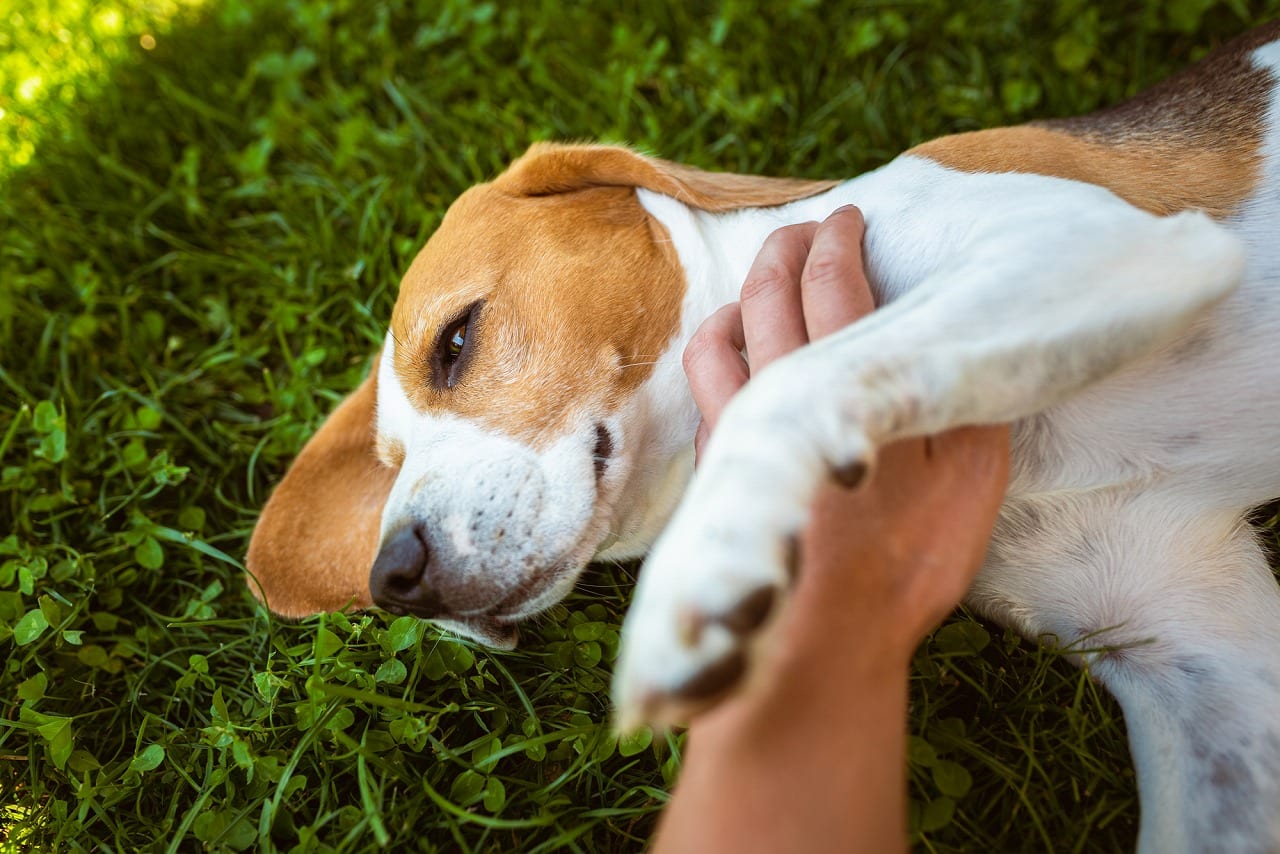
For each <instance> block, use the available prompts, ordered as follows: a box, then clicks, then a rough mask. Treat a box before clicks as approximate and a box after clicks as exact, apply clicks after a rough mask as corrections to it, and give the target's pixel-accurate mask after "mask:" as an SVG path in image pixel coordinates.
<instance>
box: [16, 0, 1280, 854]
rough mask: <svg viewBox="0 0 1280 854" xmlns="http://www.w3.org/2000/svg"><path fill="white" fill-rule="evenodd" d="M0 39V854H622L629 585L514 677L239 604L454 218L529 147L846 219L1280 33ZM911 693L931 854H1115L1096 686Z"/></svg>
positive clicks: (842, 14) (135, 17) (570, 7)
mask: <svg viewBox="0 0 1280 854" xmlns="http://www.w3.org/2000/svg"><path fill="white" fill-rule="evenodd" d="M5 8H6V11H5V12H3V13H0V14H3V15H7V16H8V17H7V18H0V110H3V111H4V112H3V115H0V235H3V237H2V239H0V342H2V343H0V652H2V654H3V655H4V657H5V659H6V663H5V665H4V666H3V668H0V850H5V849H12V850H32V849H34V850H68V851H70V850H87V849H93V850H116V851H127V850H137V849H141V850H156V851H164V850H170V851H176V850H184V851H185V850H191V849H193V848H197V847H199V846H200V845H201V844H203V845H205V846H207V847H208V848H210V849H213V850H223V849H233V850H243V849H247V848H261V849H264V850H265V849H271V848H277V849H280V850H291V849H292V850H299V851H313V850H315V851H320V850H342V851H360V850H366V849H375V848H378V847H379V846H393V847H394V848H395V850H435V849H443V850H495V851H506V850H525V851H537V850H551V849H559V848H565V849H569V850H580V851H632V850H636V849H637V848H638V847H639V846H640V845H641V843H642V841H643V840H644V839H645V838H646V837H647V835H648V833H649V832H650V830H651V829H652V826H653V820H654V817H655V815H656V813H657V811H658V810H660V809H661V807H662V805H663V803H664V801H665V799H666V797H667V794H666V792H667V790H668V787H669V785H670V783H671V782H672V780H673V778H674V775H675V772H676V770H677V768H678V759H679V751H680V746H681V739H680V738H679V737H672V738H657V739H654V740H653V741H652V743H648V742H647V740H645V739H641V740H638V741H631V742H626V743H623V744H618V743H617V742H616V741H615V740H614V738H613V737H612V736H611V735H610V733H609V730H608V709H609V700H608V695H607V691H606V685H607V683H608V678H609V669H610V664H611V662H612V660H613V656H614V652H615V650H616V646H617V628H618V624H619V622H620V620H621V617H622V613H623V611H624V609H625V605H626V601H627V596H628V588H629V584H630V571H629V569H627V568H618V567H606V568H598V569H595V570H593V571H592V573H591V574H590V577H589V578H588V579H587V581H586V582H585V583H584V584H583V585H582V587H581V589H580V591H579V592H578V593H576V594H575V595H574V596H573V597H572V598H571V599H570V600H569V601H568V602H566V603H565V604H564V605H563V606H562V607H559V608H557V609H556V610H555V611H554V612H553V613H552V614H551V615H549V616H548V617H546V618H543V619H541V620H539V621H538V622H537V623H536V624H535V625H533V626H531V627H529V630H528V631H526V632H525V641H524V645H523V648H522V649H521V650H520V651H518V652H515V653H510V654H495V653H492V652H489V651H486V650H483V649H478V648H475V647H473V646H471V645H469V644H466V643H463V642H459V641H457V640H454V639H451V638H448V637H442V636H440V635H439V634H438V633H437V632H436V631H434V630H433V629H431V628H429V627H426V626H425V625H423V624H419V623H415V622H413V621H411V620H407V619H401V620H395V621H392V620H390V619H389V618H387V617H386V616H385V615H382V614H371V615H358V616H353V617H343V616H328V617H324V618H317V619H313V620H309V621H306V622H304V623H303V624H301V625H291V624H285V623H281V622H279V621H276V620H272V619H270V618H268V617H267V616H265V615H264V614H262V613H261V612H260V610H259V609H258V608H256V607H255V604H254V603H253V601H252V599H251V598H250V597H249V596H248V594H247V593H246V591H245V589H244V587H243V585H242V582H241V579H240V560H241V559H242V557H243V555H244V551H245V546H246V543H247V540H248V536H249V532H250V531H251V529H252V526H253V523H254V519H255V516H256V514H257V512H258V510H259V508H260V507H261V506H262V503H263V501H264V499H265V497H266V495H267V494H268V492H269V490H270V488H271V486H272V484H274V483H275V482H277V481H278V480H279V478H280V476H281V475H282V473H283V472H284V470H285V467H286V466H287V465H288V463H289V460H290V459H291V458H292V457H293V456H294V455H295V454H296V452H297V451H298V449H299V448H300V447H301V445H302V443H303V442H304V441H305V439H306V437H307V436H308V435H309V434H310V433H311V432H312V431H313V430H314V429H315V427H316V426H317V425H318V424H319V422H320V420H321V419H322V418H323V416H324V415H325V413H327V412H328V411H329V410H330V409H331V408H332V407H333V405H334V404H335V402H336V401H338V400H339V399H340V398H341V396H342V395H343V394H344V393H345V392H347V391H348V390H350V389H351V388H353V387H354V386H355V384H356V383H357V382H358V380H359V378H360V377H361V375H362V372H363V371H364V370H365V368H366V366H367V360H368V356H369V354H370V353H371V352H372V351H373V349H374V347H375V346H377V343H378V342H379V341H380V339H381V337H382V330H383V328H384V324H385V322H386V320H387V318H388V317H389V316H390V311H391V306H392V303H393V301H394V298H395V291H396V283H397V280H398V276H399V274H400V272H401V271H402V270H403V269H404V268H405V267H406V266H407V263H408V261H409V259H410V258H411V257H412V255H413V253H414V252H415V251H416V249H417V247H418V246H419V245H420V244H421V243H422V242H423V241H424V240H425V238H426V237H427V235H429V234H430V233H431V230H432V229H433V228H434V227H435V225H436V223H438V222H439V219H440V216H441V214H442V213H443V211H444V209H445V208H446V206H447V205H448V204H449V202H450V200H451V199H453V198H454V197H455V196H456V195H457V194H458V193H459V192H461V191H462V190H463V189H464V188H465V187H467V186H468V185H470V184H472V183H474V182H476V181H479V180H482V179H484V178H486V177H489V176H492V175H493V174H495V173H496V172H497V171H498V170H499V169H500V168H501V166H502V164H503V163H505V162H506V161H507V160H509V159H510V158H511V157H513V156H514V155H516V154H518V153H519V152H520V151H521V150H522V149H523V148H524V147H525V146H526V145H527V144H528V143H529V142H531V141H533V140H536V139H544V138H556V139H566V138H603V139H608V140H620V141H629V142H633V143H636V144H638V145H641V146H643V147H645V148H647V149H650V150H652V151H655V152H658V153H660V154H662V155H664V156H667V157H671V158H675V159H681V160H686V161H689V162H692V163H695V164H698V165H702V166H707V167H715V168H723V169H732V170H740V171H759V172H769V173H777V174H792V175H805V176H848V175H852V174H854V173H857V172H859V171H861V170H864V169H867V168H870V167H872V166H875V165H877V164H879V163H881V162H883V161H885V160H887V159H888V158H890V157H892V156H893V155H894V154H895V153H897V152H898V151H900V150H902V149H903V148H905V147H906V146H908V145H910V144H912V143H914V142H917V141H920V140H923V139H926V138H928V137H931V136H935V135H938V134H941V133H944V132H948V131H954V130H960V129H968V128H976V127H981V126H989V125H995V124H1001V123H1010V122H1016V121H1022V120H1026V119H1029V118H1033V117H1037V116H1050V115H1066V114H1070V113H1075V112H1080V111H1083V110H1087V109H1090V108H1093V107H1096V106H1098V105H1101V104H1104V103H1109V102H1112V101H1115V100H1117V99H1119V98H1121V97H1123V96H1124V95H1126V94H1130V93H1132V92H1134V91H1136V90H1137V89H1138V88H1140V87H1141V86H1142V85H1144V84H1147V83H1150V82H1152V81H1154V80H1156V79H1159V78H1160V77H1162V76H1164V75H1166V74H1168V73H1169V72H1171V71H1173V70H1175V69H1177V68H1180V67H1182V66H1184V65H1186V64H1188V63H1189V62H1191V61H1192V60H1194V59H1195V58H1197V57H1198V56H1200V55H1202V54H1203V52H1204V51H1205V50H1206V49H1208V48H1209V47H1210V46H1212V45H1214V44H1217V43H1220V42H1221V41H1222V40H1223V39H1224V38H1226V37H1228V36H1230V35H1232V34H1234V33H1236V32H1239V31H1241V30H1243V29H1245V28H1246V27H1247V26H1248V25H1249V24H1250V23H1251V22H1253V21H1257V20H1262V19H1264V18H1267V17H1270V16H1274V15H1275V14H1276V13H1277V12H1280V0H1267V2H1252V3H1251V2H1245V0H1228V1H1227V2H1224V1H1223V0H1173V1H1172V2H1156V0H1150V2H1128V3H1108V4H1105V5H1104V4H1101V3H1097V2H1081V0H1066V1H1065V2H1061V3H1052V4H1050V3H1032V2H1023V1H1022V0H999V2H992V3H984V4H968V5H966V6H964V7H961V6H959V5H954V4H948V3H945V2H942V0H917V2H866V3H861V4H855V3H844V4H834V3H832V4H823V5H821V6H819V5H817V4H816V3H812V2H810V3H781V2H778V3H769V4H761V5H757V4H748V3H740V2H724V3H719V4H711V3H705V4H704V3H688V2H685V3H671V4H669V5H661V6H660V5H657V4H655V3H638V2H631V3H626V2H624V3H615V4H608V5H604V4H601V5H600V6H599V7H596V8H593V7H591V6H589V5H585V4H583V5H577V4H563V3H560V2H549V0H546V2H528V3H523V4H519V5H517V4H506V3H502V4H497V3H483V4H478V3H467V2H434V3H429V2H421V3H417V4H414V3H410V2H408V0H396V1H395V2H384V3H376V4H375V3H365V2H360V0H288V2H278V3H274V4H269V3H249V2H248V1H247V0H226V2H221V3H215V4H211V5H210V6H208V7H207V8H201V7H198V6H197V7H194V8H193V7H190V5H189V4H185V3H183V4H179V3H168V2H152V1H151V0H114V2H104V3H96V4H90V3H87V2H77V0H16V2H12V3H9V4H6V7H5ZM962 8H963V9H965V11H958V10H960V9H962ZM112 13H114V16H113V14H112ZM143 36H146V37H147V38H145V39H144V38H142V37H143ZM144 42H145V44H144ZM56 45H62V46H63V47H62V48H60V50H61V52H60V53H56V54H50V53H49V52H48V50H47V49H48V48H49V47H51V46H56ZM36 77H38V78H39V81H38V82H37V83H31V82H30V81H31V80H32V79H33V78H36ZM912 686H913V703H912V720H911V728H912V732H913V733H914V734H915V735H914V737H913V741H912V750H911V756H912V764H911V797H912V822H913V831H914V833H915V834H916V838H917V839H918V841H919V842H918V844H919V847H920V848H921V849H922V850H928V851H954V850H968V851H1019V850H1048V849H1052V850H1076V851H1109V850H1124V849H1127V848H1129V847H1131V845H1132V842H1133V838H1134V832H1135V827H1136V818H1137V805H1136V800H1135V794H1134V788H1133V775H1132V771H1131V769H1130V766H1129V759H1128V755H1127V750H1126V747H1125V741H1124V735H1123V727H1122V722H1121V720H1120V716H1119V712H1118V708H1117V707H1116V705H1115V704H1114V702H1112V701H1111V700H1110V699H1109V698H1107V697H1106V696H1104V695H1102V694H1101V692H1100V690H1098V689H1097V688H1095V687H1094V685H1093V684H1092V683H1091V682H1090V681H1089V680H1088V678H1087V676H1085V675H1084V674H1082V673H1080V672H1078V671H1076V670H1074V669H1072V668H1071V667H1069V666H1067V665H1066V664H1065V663H1064V662H1063V661H1061V660H1060V659H1058V658H1057V657H1055V656H1054V655H1052V654H1050V653H1047V652H1044V651H1038V650H1036V649H1035V648H1034V647H1033V646H1031V645H1028V644H1025V643H1021V642H1019V641H1018V640H1017V639H1015V638H1013V637H1011V636H1010V635H1008V634H1006V633H1003V632H1002V631H1001V630H999V629H997V628H995V627H992V626H984V625H981V624H979V623H976V622H973V621H971V620H968V619H967V618H964V617H958V618H957V619H956V620H955V621H953V622H952V623H951V624H949V625H948V626H947V627H945V628H944V629H942V630H940V631H939V632H938V633H937V634H935V636H934V637H933V638H932V639H931V640H930V641H929V642H928V643H926V644H925V645H924V646H923V647H922V649H921V651H920V653H919V655H918V656H917V659H916V662H915V670H914V676H913V682H912ZM833 761H838V759H833ZM823 784H824V781H822V780H821V779H817V780H797V781H796V785H803V786H821V785H823Z"/></svg>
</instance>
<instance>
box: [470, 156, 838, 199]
mask: <svg viewBox="0 0 1280 854" xmlns="http://www.w3.org/2000/svg"><path fill="white" fill-rule="evenodd" d="M837 183H839V182H838V181H809V180H804V179H801V178H765V177H762V176H759V175H737V174H734V173H732V172H704V171H702V170H701V169H695V168H694V167H692V166H684V165H681V164H679V163H672V162H670V161H667V160H658V159H657V158H654V157H646V156H644V155H642V154H637V153H636V152H634V151H632V150H631V149H629V148H625V147H623V146H620V145H566V144H561V143H553V142H536V143H534V144H533V145H532V146H530V147H529V150H528V151H527V152H525V154H524V155H523V156H522V157H521V158H520V159H519V160H516V161H515V162H514V163H512V164H511V166H510V167H508V168H507V171H505V172H503V173H502V174H501V175H499V176H498V177H497V178H496V179H495V180H494V182H493V186H494V187H496V188H497V189H500V190H505V191H507V192H510V193H519V194H521V195H526V196H549V195H552V194H555V193H567V192H572V191H574V190H585V189H588V188H591V187H643V188H644V189H646V190H652V191H653V192H655V193H661V194H662V195H664V196H671V197H672V198H674V199H676V200H677V201H680V202H683V203H684V204H686V205H688V206H690V207H693V208H698V209H699V210H704V211H712V212H720V211H730V210H737V209H738V208H759V207H772V206H774V205H783V204H786V203H787V202H794V201H796V200H797V199H804V198H808V197H809V196H813V195H817V194H818V193H821V192H823V191H824V190H829V189H831V188H832V187H834V186H835V185H836V184H837Z"/></svg>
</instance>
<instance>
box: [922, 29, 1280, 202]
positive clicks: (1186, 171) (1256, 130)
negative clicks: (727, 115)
mask: <svg viewBox="0 0 1280 854" xmlns="http://www.w3.org/2000/svg"><path fill="white" fill-rule="evenodd" d="M1278 32H1280V27H1277V26H1276V25H1274V24H1273V25H1271V26H1265V27H1260V28H1259V29H1257V30H1255V31H1253V32H1251V33H1248V34H1246V35H1245V36H1243V37H1242V38H1240V39H1237V40H1236V41H1235V42H1233V43H1232V44H1231V45H1228V46H1227V47H1226V48H1225V49H1223V50H1222V51H1220V52H1219V53H1217V54H1215V55H1214V56H1212V57H1211V58H1209V59H1207V60H1206V61H1204V62H1201V63H1199V64H1197V65H1194V66H1192V67H1191V68H1189V69H1187V70H1186V71H1184V72H1182V73H1181V74H1178V75H1175V76H1173V77H1171V78H1169V79H1168V80H1166V81H1164V82H1163V83H1160V84H1158V85H1156V86H1153V87H1151V88H1150V89H1147V90H1146V91H1144V92H1143V93H1142V94H1140V95H1138V96H1137V97H1135V98H1132V99H1130V100H1128V101H1125V102H1123V103H1121V104H1117V105H1116V106H1114V107H1110V108H1108V109H1104V110H1100V111H1098V112H1096V113H1092V114H1090V115H1087V116H1080V117H1076V118H1069V119H1055V120H1050V121H1044V122H1035V123H1032V124H1029V125H1023V126H1021V127H1011V128H997V129H994V130H981V131H974V132H972V133H963V134H957V135H955V136H947V137H942V138H941V139H936V140H933V141H931V142H926V143H925V144H923V145H920V146H917V147H916V148H914V149H912V150H911V152H910V153H911V154H916V155H919V156H921V157H927V158H929V159H931V160H933V161H935V162H936V163H938V164H940V165H942V166H946V167H948V168H951V169H956V170H959V171H962V172H1028V173H1034V174H1038V175H1052V176H1055V177H1058V178H1070V179H1073V180H1077V181H1083V182H1085V183H1088V184H1097V185H1099V186H1102V187H1106V188H1107V189H1108V190H1111V191H1112V192H1114V193H1115V194H1116V195H1118V196H1120V197H1121V198H1122V199H1124V200H1125V201H1127V202H1129V203H1130V204H1133V205H1136V206H1137V207H1140V208H1142V209H1144V210H1147V211H1150V212H1151V213H1155V214H1170V213H1176V212H1178V211H1182V210H1188V209H1193V208H1198V209H1200V210H1203V211H1205V212H1206V213H1208V214H1209V215H1210V216H1214V217H1225V216H1230V215H1231V214H1233V213H1235V212H1236V211H1237V210H1238V209H1239V207H1240V205H1241V203H1242V202H1244V201H1245V200H1246V199H1248V198H1249V197H1250V195H1252V193H1253V191H1254V189H1255V188H1256V186H1257V183H1258V180H1259V178H1260V177H1261V170H1262V162H1263V158H1262V151H1261V146H1262V141H1263V136H1264V133H1265V125H1264V117H1265V116H1266V113H1267V104H1268V100H1269V98H1270V93H1271V87H1272V75H1271V73H1270V72H1269V71H1268V70H1267V69H1266V68H1263V67H1259V65H1258V64H1257V62H1256V61H1255V57H1254V54H1253V52H1252V51H1253V50H1254V49H1255V48H1257V47H1258V46H1259V45H1262V44H1264V43H1266V42H1268V41H1270V40H1271V39H1273V38H1275V36H1276V34H1277V33H1278Z"/></svg>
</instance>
